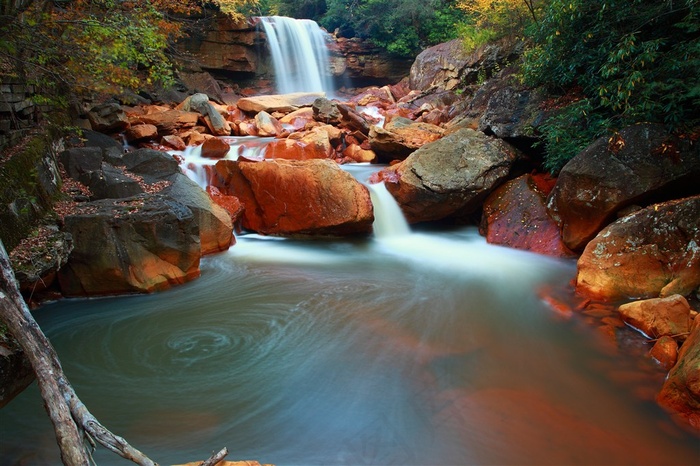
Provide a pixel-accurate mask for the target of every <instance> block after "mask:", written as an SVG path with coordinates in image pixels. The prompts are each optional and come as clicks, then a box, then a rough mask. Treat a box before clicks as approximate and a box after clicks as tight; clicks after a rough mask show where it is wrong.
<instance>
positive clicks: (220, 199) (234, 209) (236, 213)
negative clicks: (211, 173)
mask: <svg viewBox="0 0 700 466" xmlns="http://www.w3.org/2000/svg"><path fill="white" fill-rule="evenodd" d="M207 193H208V194H209V196H210V197H211V199H212V200H213V201H214V202H215V203H216V204H217V205H219V206H221V207H223V208H224V210H226V212H228V214H229V215H230V216H231V221H232V222H233V223H234V224H236V222H237V221H238V219H239V218H240V216H241V214H242V213H243V204H241V201H239V200H238V198H237V197H236V196H228V195H226V194H223V193H222V192H221V191H220V190H219V188H217V187H215V186H207Z"/></svg>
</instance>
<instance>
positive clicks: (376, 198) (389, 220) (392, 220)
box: [367, 183, 411, 239]
mask: <svg viewBox="0 0 700 466" xmlns="http://www.w3.org/2000/svg"><path fill="white" fill-rule="evenodd" d="M367 187H368V188H369V194H370V197H371V198H372V205H373V206H374V224H373V225H372V227H373V229H374V236H375V237H376V238H377V239H386V238H395V237H399V236H407V235H408V234H410V233H411V228H410V227H409V226H408V222H407V221H406V218H405V217H404V215H403V212H402V211H401V207H399V204H398V203H397V202H396V200H395V199H394V196H392V195H391V193H390V192H389V191H388V190H387V189H386V186H385V185H384V183H376V184H368V185H367Z"/></svg>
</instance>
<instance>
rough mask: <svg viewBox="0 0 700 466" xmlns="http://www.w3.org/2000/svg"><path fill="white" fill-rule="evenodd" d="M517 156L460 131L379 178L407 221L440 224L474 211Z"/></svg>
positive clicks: (504, 146) (481, 135)
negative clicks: (436, 221) (438, 222)
mask: <svg viewBox="0 0 700 466" xmlns="http://www.w3.org/2000/svg"><path fill="white" fill-rule="evenodd" d="M517 158H518V152H517V150H516V149H515V148H513V147H512V146H510V145H509V144H507V143H505V142H503V141H502V140H500V139H496V138H494V137H491V136H486V135H485V134H484V133H481V132H478V131H474V130H472V129H462V130H459V131H457V132H455V133H453V134H451V135H449V136H445V137H444V138H442V139H439V140H437V141H435V142H432V143H429V144H426V145H424V146H423V147H421V148H420V149H418V150H416V151H415V152H414V153H412V154H411V155H410V156H409V157H408V158H407V159H406V160H404V161H402V162H400V163H398V164H396V165H393V166H391V167H389V168H387V169H385V170H384V175H383V176H382V178H383V179H385V180H386V187H387V189H388V190H389V192H390V193H391V194H392V195H393V196H394V198H396V200H397V202H398V203H399V205H400V206H401V209H402V210H403V212H404V214H405V215H406V218H407V220H408V221H409V222H411V223H415V222H422V221H431V220H440V219H443V218H446V217H460V216H465V215H468V214H471V213H473V212H475V211H476V210H477V209H478V208H479V207H481V204H482V202H483V200H484V199H485V198H486V196H488V194H489V193H490V192H491V191H492V190H493V189H494V188H495V187H497V186H498V185H499V184H500V183H502V182H503V181H505V179H506V177H507V176H508V174H509V173H510V169H511V167H512V165H513V163H514V162H515V161H516V159H517Z"/></svg>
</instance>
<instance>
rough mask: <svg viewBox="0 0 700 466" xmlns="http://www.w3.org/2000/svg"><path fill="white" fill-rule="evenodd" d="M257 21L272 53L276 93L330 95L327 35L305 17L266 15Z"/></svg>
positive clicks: (330, 82) (331, 90) (331, 89)
mask: <svg viewBox="0 0 700 466" xmlns="http://www.w3.org/2000/svg"><path fill="white" fill-rule="evenodd" d="M260 20H261V21H260V23H261V24H262V27H263V30H264V31H265V35H266V36H267V42H268V44H269V47H270V54H271V55H272V62H273V65H274V69H275V79H276V83H277V92H279V93H280V94H289V93H293V92H326V93H327V94H332V93H333V84H332V80H331V77H330V71H329V60H328V47H327V46H326V37H327V36H328V34H327V33H326V32H325V31H323V30H322V29H321V28H320V27H319V26H318V24H316V22H315V21H312V20H309V19H294V18H287V17H284V16H266V17H262V18H260Z"/></svg>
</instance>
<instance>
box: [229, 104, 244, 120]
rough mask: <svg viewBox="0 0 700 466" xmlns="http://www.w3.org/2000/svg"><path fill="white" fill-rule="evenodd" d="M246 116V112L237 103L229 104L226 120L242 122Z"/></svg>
mask: <svg viewBox="0 0 700 466" xmlns="http://www.w3.org/2000/svg"><path fill="white" fill-rule="evenodd" d="M246 118H248V117H247V116H246V114H245V113H243V110H241V109H239V108H238V107H237V106H235V105H229V106H228V107H227V109H226V121H228V122H229V123H240V122H241V121H244V120H245V119H246Z"/></svg>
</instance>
